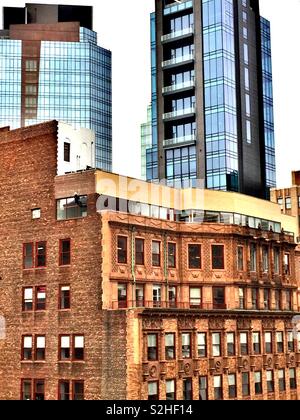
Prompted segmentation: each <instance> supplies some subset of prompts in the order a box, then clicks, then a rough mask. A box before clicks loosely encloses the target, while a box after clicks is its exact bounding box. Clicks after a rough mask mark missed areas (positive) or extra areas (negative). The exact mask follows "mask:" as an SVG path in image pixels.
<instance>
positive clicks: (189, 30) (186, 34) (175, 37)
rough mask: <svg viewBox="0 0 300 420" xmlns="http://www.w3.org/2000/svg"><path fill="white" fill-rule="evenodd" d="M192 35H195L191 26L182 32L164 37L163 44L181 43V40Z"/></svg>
mask: <svg viewBox="0 0 300 420" xmlns="http://www.w3.org/2000/svg"><path fill="white" fill-rule="evenodd" d="M191 35H194V26H189V27H188V28H184V29H182V30H180V31H174V32H171V33H169V34H166V35H163V36H162V37H161V42H162V44H165V43H167V42H170V41H179V40H180V39H184V38H188V37H190V36H191Z"/></svg>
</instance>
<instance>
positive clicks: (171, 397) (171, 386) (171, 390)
mask: <svg viewBox="0 0 300 420" xmlns="http://www.w3.org/2000/svg"><path fill="white" fill-rule="evenodd" d="M166 400H167V401H175V400H176V392H175V379H169V380H167V381H166Z"/></svg>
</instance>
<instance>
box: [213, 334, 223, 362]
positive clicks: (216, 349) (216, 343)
mask: <svg viewBox="0 0 300 420" xmlns="http://www.w3.org/2000/svg"><path fill="white" fill-rule="evenodd" d="M212 354H213V357H221V355H222V351H221V334H220V333H213V334H212Z"/></svg>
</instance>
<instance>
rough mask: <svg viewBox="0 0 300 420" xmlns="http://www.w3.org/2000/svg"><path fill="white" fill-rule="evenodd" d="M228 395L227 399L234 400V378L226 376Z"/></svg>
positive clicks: (235, 394)
mask: <svg viewBox="0 0 300 420" xmlns="http://www.w3.org/2000/svg"><path fill="white" fill-rule="evenodd" d="M228 395H229V398H236V396H237V393H236V376H235V375H228Z"/></svg>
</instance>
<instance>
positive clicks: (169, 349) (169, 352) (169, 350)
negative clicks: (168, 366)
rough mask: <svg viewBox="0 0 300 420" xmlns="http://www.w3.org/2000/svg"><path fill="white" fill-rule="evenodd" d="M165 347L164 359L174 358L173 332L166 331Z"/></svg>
mask: <svg viewBox="0 0 300 420" xmlns="http://www.w3.org/2000/svg"><path fill="white" fill-rule="evenodd" d="M165 349H166V360H174V359H175V334H174V333H167V334H166V335H165Z"/></svg>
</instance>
